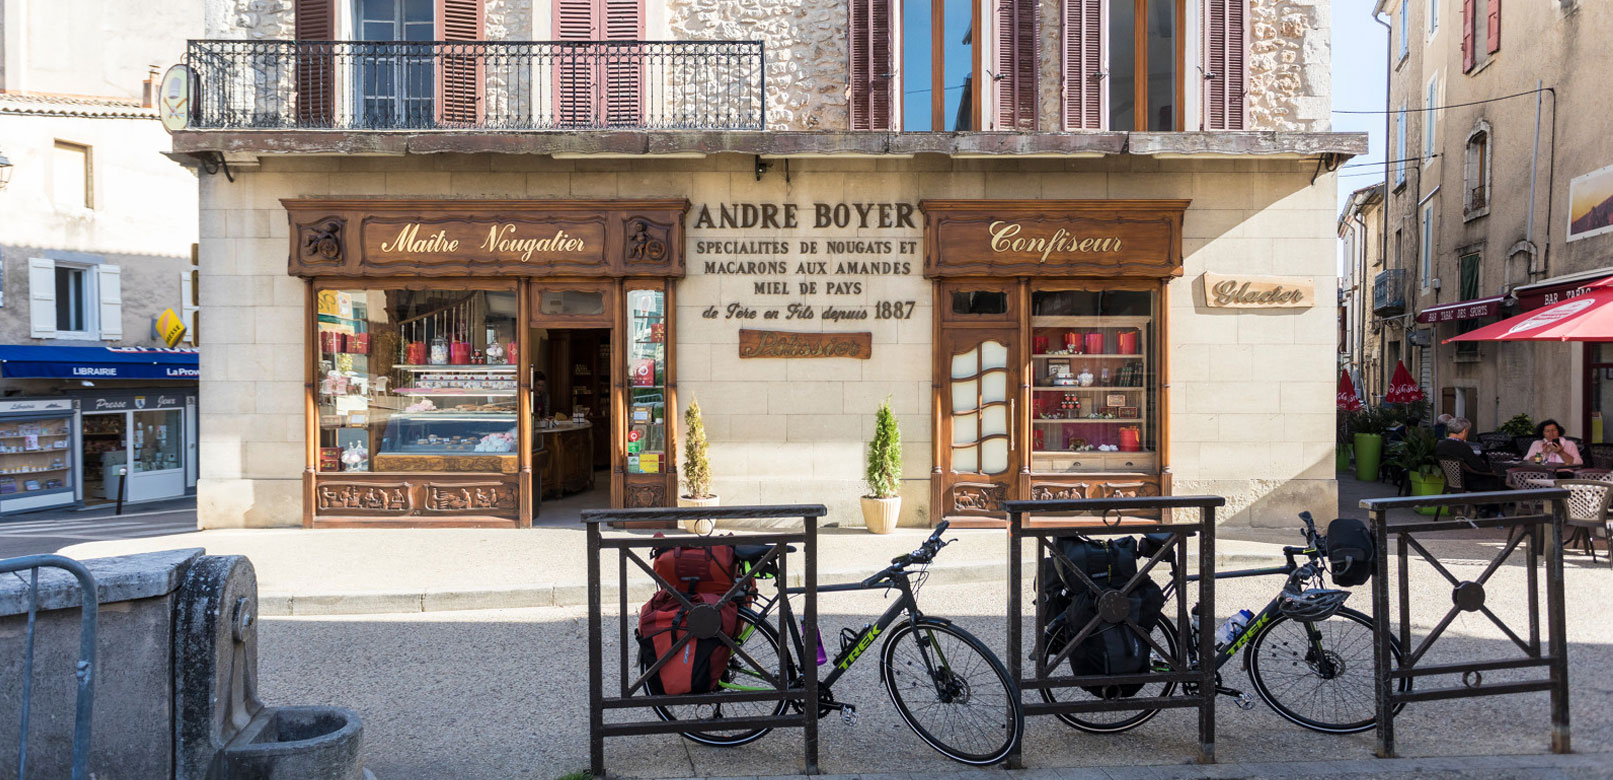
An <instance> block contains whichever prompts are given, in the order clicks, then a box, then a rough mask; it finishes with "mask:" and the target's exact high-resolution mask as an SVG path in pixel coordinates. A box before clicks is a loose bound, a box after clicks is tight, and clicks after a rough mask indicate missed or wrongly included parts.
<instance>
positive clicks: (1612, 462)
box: [1579, 444, 1613, 469]
mask: <svg viewBox="0 0 1613 780" xmlns="http://www.w3.org/2000/svg"><path fill="white" fill-rule="evenodd" d="M1588 446H1589V447H1590V449H1589V451H1587V450H1586V449H1585V448H1584V447H1581V448H1580V450H1579V452H1580V455H1581V456H1582V457H1584V458H1585V459H1586V460H1588V461H1590V464H1591V465H1592V466H1595V467H1597V468H1599V469H1613V444H1591V445H1588Z"/></svg>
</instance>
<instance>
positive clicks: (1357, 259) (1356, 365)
mask: <svg viewBox="0 0 1613 780" xmlns="http://www.w3.org/2000/svg"><path fill="white" fill-rule="evenodd" d="M1382 231H1383V185H1382V184H1373V185H1370V186H1367V187H1362V188H1361V189H1358V190H1356V191H1355V192H1352V193H1350V197H1349V198H1347V199H1346V200H1345V201H1344V208H1343V209H1342V210H1341V211H1340V212H1339V223H1338V232H1339V251H1340V259H1341V265H1340V268H1341V270H1340V276H1339V292H1340V300H1339V317H1340V321H1341V325H1340V327H1339V356H1340V357H1339V362H1340V363H1341V365H1342V366H1343V367H1344V368H1345V369H1347V370H1348V371H1349V372H1350V377H1351V379H1352V380H1353V381H1354V382H1355V383H1356V390H1357V391H1358V392H1359V393H1360V394H1361V396H1362V400H1364V401H1366V402H1367V403H1377V402H1378V400H1379V399H1381V398H1382V397H1383V394H1384V388H1385V386H1386V385H1385V382H1387V381H1388V377H1389V376H1390V374H1391V373H1392V372H1393V371H1394V363H1390V364H1389V372H1390V373H1385V372H1384V371H1383V370H1382V369H1381V368H1380V366H1381V365H1382V363H1383V360H1384V358H1385V354H1384V339H1383V333H1384V323H1383V319H1382V317H1384V316H1390V315H1393V314H1395V313H1396V310H1397V309H1398V310H1403V309H1404V308H1405V305H1406V301H1405V295H1404V292H1403V287H1404V284H1403V283H1402V282H1401V281H1400V280H1399V279H1397V278H1396V275H1395V274H1386V273H1384V271H1385V269H1384V266H1383V242H1382V236H1383V232H1382ZM1396 295H1398V296H1399V297H1398V298H1396V297H1395V296H1396ZM1398 358H1399V356H1398V354H1397V355H1396V359H1398Z"/></svg>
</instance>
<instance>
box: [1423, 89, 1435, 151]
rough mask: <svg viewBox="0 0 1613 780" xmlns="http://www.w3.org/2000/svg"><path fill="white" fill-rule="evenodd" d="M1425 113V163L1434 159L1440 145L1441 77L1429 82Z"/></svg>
mask: <svg viewBox="0 0 1613 780" xmlns="http://www.w3.org/2000/svg"><path fill="white" fill-rule="evenodd" d="M1424 107H1425V108H1427V109H1428V110H1427V111H1424V112H1423V163H1424V164H1427V163H1428V162H1430V161H1431V160H1433V159H1434V153H1435V151H1437V147H1438V145H1439V109H1438V107H1439V76H1435V77H1433V78H1431V79H1429V80H1428V97H1427V101H1426V102H1425V103H1424Z"/></svg>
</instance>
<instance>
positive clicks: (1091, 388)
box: [1031, 385, 1148, 393]
mask: <svg viewBox="0 0 1613 780" xmlns="http://www.w3.org/2000/svg"><path fill="white" fill-rule="evenodd" d="M1031 389H1032V390H1058V391H1061V392H1065V393H1073V392H1081V391H1084V392H1089V393H1096V392H1100V391H1105V390H1108V391H1117V392H1118V391H1132V392H1135V391H1139V390H1147V389H1148V388H1146V387H1138V386H1136V385H1131V386H1129V387H1122V386H1120V385H1103V386H1099V385H1087V386H1085V387H1083V386H1081V385H1032V386H1031Z"/></svg>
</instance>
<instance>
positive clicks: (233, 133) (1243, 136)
mask: <svg viewBox="0 0 1613 780" xmlns="http://www.w3.org/2000/svg"><path fill="white" fill-rule="evenodd" d="M1366 150H1367V136H1366V134H1365V133H1297V132H1275V131H1218V132H1190V133H1112V132H1080V133H866V132H865V133H851V132H762V131H716V130H712V131H683V132H664V131H628V130H612V131H587V132H575V133H533V132H498V131H476V132H454V131H442V132H376V131H344V130H188V131H181V132H178V133H175V134H174V153H175V154H187V155H193V156H195V155H203V154H211V153H215V152H216V153H220V154H223V155H224V156H225V157H226V158H227V159H230V160H232V161H233V160H240V159H242V158H244V157H249V156H254V155H263V156H275V155H314V156H322V155H358V156H404V155H410V154H482V153H493V154H530V155H556V156H563V157H577V156H590V155H599V156H602V157H654V156H692V155H704V154H723V153H728V154H752V155H761V156H767V157H790V156H803V157H806V156H814V157H815V156H826V157H833V156H847V157H907V156H911V155H915V154H940V155H948V156H957V157H998V156H1001V157H1025V156H1030V157H1096V156H1110V155H1124V154H1132V155H1162V156H1232V157H1245V156H1256V157H1266V156H1282V157H1309V156H1316V155H1324V154H1326V155H1337V156H1339V157H1342V158H1349V157H1353V156H1355V155H1358V154H1364V153H1366Z"/></svg>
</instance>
